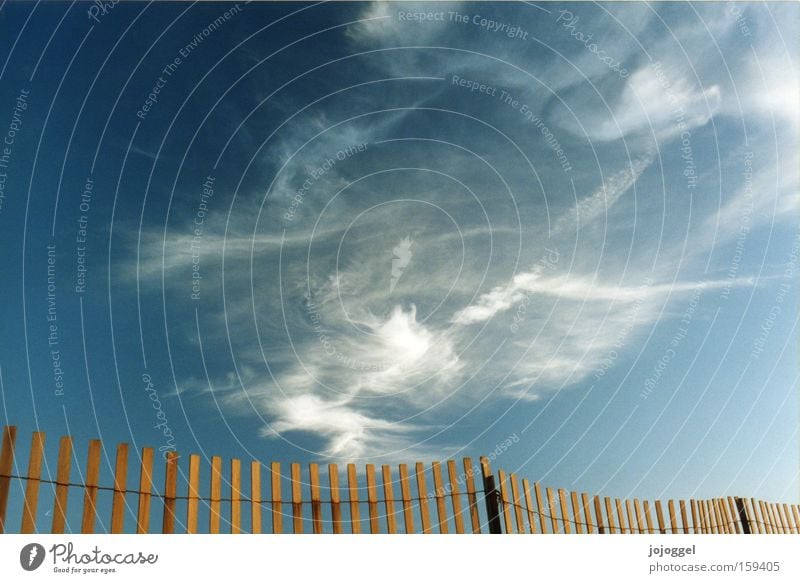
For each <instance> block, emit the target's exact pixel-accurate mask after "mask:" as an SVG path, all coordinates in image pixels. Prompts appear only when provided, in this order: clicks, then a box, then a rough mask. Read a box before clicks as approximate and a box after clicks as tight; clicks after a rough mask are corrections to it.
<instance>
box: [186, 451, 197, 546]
mask: <svg viewBox="0 0 800 583" xmlns="http://www.w3.org/2000/svg"><path fill="white" fill-rule="evenodd" d="M199 505H200V456H199V455H197V454H192V455H190V456H189V489H188V492H187V494H186V532H187V533H188V534H196V533H197V511H198V508H199Z"/></svg>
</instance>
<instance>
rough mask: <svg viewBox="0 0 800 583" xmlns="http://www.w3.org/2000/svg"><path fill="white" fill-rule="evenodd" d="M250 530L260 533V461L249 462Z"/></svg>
mask: <svg viewBox="0 0 800 583" xmlns="http://www.w3.org/2000/svg"><path fill="white" fill-rule="evenodd" d="M250 531H251V532H252V533H253V534H261V462H258V461H256V460H253V461H251V462H250Z"/></svg>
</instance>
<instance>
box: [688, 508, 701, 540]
mask: <svg viewBox="0 0 800 583" xmlns="http://www.w3.org/2000/svg"><path fill="white" fill-rule="evenodd" d="M690 504H691V507H692V534H697V533H698V532H702V528H700V527H701V526H702V518H701V516H700V509H699V508H698V504H697V500H694V499H691V500H690Z"/></svg>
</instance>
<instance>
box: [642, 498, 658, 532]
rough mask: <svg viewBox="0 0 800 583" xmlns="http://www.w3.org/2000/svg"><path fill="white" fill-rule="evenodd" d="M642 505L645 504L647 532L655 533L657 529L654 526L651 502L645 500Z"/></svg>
mask: <svg viewBox="0 0 800 583" xmlns="http://www.w3.org/2000/svg"><path fill="white" fill-rule="evenodd" d="M642 505H643V506H644V519H645V520H646V521H647V534H653V533H654V532H655V529H654V528H653V516H652V515H651V514H650V502H648V501H647V500H645V501H643V502H642Z"/></svg>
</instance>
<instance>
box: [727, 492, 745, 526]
mask: <svg viewBox="0 0 800 583" xmlns="http://www.w3.org/2000/svg"><path fill="white" fill-rule="evenodd" d="M727 500H728V509H727V511H728V514H729V515H730V517H731V524H733V530H734V532H736V534H742V533H743V532H744V531H743V530H742V529H743V528H744V525H742V522H741V519H742V517H741V516H739V509H738V507H737V506H736V501H735V500H734V499H733V496H728V498H727Z"/></svg>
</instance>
